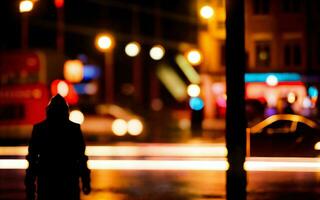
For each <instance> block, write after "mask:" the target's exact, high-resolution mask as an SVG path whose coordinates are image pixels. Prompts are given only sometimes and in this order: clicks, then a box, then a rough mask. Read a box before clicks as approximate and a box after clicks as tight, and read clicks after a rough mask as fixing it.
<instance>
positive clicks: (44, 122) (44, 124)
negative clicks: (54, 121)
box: [33, 120, 47, 128]
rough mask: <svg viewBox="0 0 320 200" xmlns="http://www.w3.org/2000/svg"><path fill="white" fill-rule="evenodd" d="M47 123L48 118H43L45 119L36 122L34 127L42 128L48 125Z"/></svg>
mask: <svg viewBox="0 0 320 200" xmlns="http://www.w3.org/2000/svg"><path fill="white" fill-rule="evenodd" d="M46 124H47V121H46V120H43V121H41V122H38V123H36V124H34V125H33V127H34V128H40V127H44V126H46Z"/></svg>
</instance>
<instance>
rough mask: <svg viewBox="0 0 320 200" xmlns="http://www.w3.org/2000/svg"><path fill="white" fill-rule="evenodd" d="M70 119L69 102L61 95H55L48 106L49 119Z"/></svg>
mask: <svg viewBox="0 0 320 200" xmlns="http://www.w3.org/2000/svg"><path fill="white" fill-rule="evenodd" d="M68 118H69V106H68V104H67V102H66V101H65V99H64V98H63V97H62V96H61V95H60V94H57V95H55V96H54V97H52V98H51V100H50V102H49V104H48V106H47V119H48V120H57V121H61V120H67V119H68Z"/></svg>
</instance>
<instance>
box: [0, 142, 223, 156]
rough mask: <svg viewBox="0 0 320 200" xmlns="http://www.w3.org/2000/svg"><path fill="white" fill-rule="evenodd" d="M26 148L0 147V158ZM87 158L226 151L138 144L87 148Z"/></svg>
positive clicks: (22, 153)
mask: <svg viewBox="0 0 320 200" xmlns="http://www.w3.org/2000/svg"><path fill="white" fill-rule="evenodd" d="M27 153H28V148H27V147H26V146H17V147H0V156H25V155H27ZM86 154H87V155H88V156H106V157H108V156H110V157H112V156H117V157H119V156H120V157H122V156H125V157H140V156H154V157H226V156H227V149H226V147H225V145H224V144H201V145H188V144H139V145H132V146H130V145H122V146H87V148H86Z"/></svg>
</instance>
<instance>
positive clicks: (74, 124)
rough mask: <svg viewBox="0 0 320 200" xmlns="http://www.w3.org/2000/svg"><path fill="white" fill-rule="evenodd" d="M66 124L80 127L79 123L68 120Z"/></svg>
mask: <svg viewBox="0 0 320 200" xmlns="http://www.w3.org/2000/svg"><path fill="white" fill-rule="evenodd" d="M68 125H69V126H71V127H73V128H80V124H78V123H74V122H72V121H70V120H69V121H68Z"/></svg>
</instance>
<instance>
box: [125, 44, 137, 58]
mask: <svg viewBox="0 0 320 200" xmlns="http://www.w3.org/2000/svg"><path fill="white" fill-rule="evenodd" d="M140 48H141V47H140V44H139V43H138V42H130V43H129V44H127V45H126V47H125V52H126V54H127V55H128V56H130V57H135V56H137V55H138V54H139V53H140Z"/></svg>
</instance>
